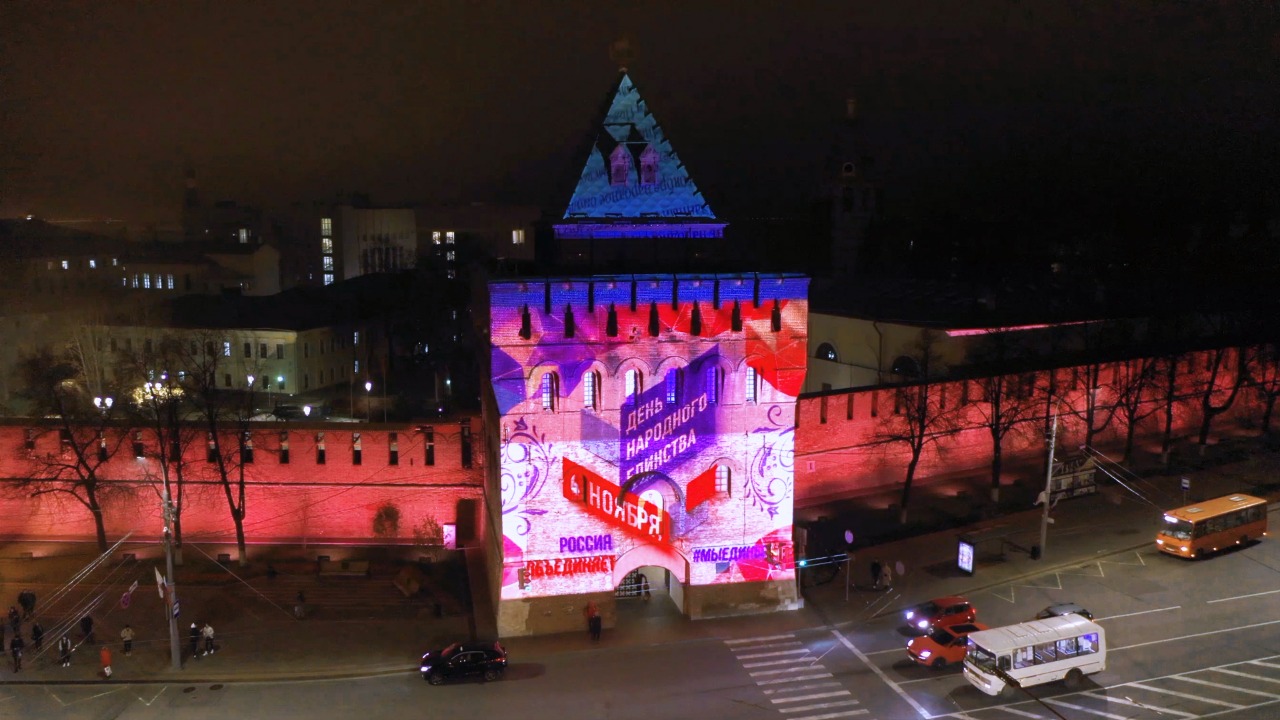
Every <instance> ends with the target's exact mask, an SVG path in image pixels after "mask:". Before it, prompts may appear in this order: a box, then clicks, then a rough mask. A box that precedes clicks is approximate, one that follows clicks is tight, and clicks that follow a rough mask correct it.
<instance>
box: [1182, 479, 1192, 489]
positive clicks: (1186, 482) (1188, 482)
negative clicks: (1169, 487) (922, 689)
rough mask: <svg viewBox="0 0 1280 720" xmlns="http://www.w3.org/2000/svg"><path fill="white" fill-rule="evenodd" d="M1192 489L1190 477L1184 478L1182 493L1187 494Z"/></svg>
mask: <svg viewBox="0 0 1280 720" xmlns="http://www.w3.org/2000/svg"><path fill="white" fill-rule="evenodd" d="M1190 489H1191V478H1189V477H1184V478H1182V492H1187V491H1188V490H1190Z"/></svg>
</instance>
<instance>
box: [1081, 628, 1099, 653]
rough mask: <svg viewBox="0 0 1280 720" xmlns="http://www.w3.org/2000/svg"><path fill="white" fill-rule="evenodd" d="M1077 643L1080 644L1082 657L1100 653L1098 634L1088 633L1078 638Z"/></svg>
mask: <svg viewBox="0 0 1280 720" xmlns="http://www.w3.org/2000/svg"><path fill="white" fill-rule="evenodd" d="M1076 642H1077V643H1078V644H1079V649H1080V654H1081V655H1084V654H1086V653H1096V652H1098V634H1097V633H1088V634H1086V635H1081V636H1080V637H1078V638H1076Z"/></svg>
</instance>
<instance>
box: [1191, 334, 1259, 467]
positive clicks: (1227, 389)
mask: <svg viewBox="0 0 1280 720" xmlns="http://www.w3.org/2000/svg"><path fill="white" fill-rule="evenodd" d="M1205 357H1206V364H1207V365H1208V367H1207V368H1206V372H1208V377H1206V378H1205V379H1204V381H1203V383H1202V384H1201V385H1200V387H1199V388H1198V395H1199V396H1200V434H1199V438H1198V441H1197V442H1198V444H1199V446H1200V455H1201V456H1203V455H1204V453H1205V448H1206V447H1207V446H1208V445H1209V432H1210V429H1211V427H1212V425H1213V420H1214V418H1216V417H1217V416H1219V415H1221V414H1222V413H1224V412H1226V411H1228V410H1230V409H1231V406H1232V405H1233V404H1235V401H1236V396H1237V395H1239V394H1240V388H1241V386H1243V385H1244V379H1245V377H1246V375H1247V372H1246V369H1245V353H1244V351H1243V349H1241V348H1229V347H1220V348H1216V349H1214V350H1209V351H1208V352H1207V353H1206V355H1205ZM1233 360H1234V362H1235V367H1234V368H1233V369H1232V368H1229V367H1228V365H1229V363H1231V362H1232V361H1233ZM1232 370H1234V372H1232Z"/></svg>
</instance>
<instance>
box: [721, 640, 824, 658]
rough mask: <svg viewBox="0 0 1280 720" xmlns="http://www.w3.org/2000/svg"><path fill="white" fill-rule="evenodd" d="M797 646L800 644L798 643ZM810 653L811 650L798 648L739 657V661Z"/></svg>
mask: <svg viewBox="0 0 1280 720" xmlns="http://www.w3.org/2000/svg"><path fill="white" fill-rule="evenodd" d="M797 644H799V643H797ZM808 652H809V648H798V649H795V650H774V651H773V652H767V653H752V654H750V655H739V656H738V659H739V660H754V659H756V658H763V657H776V656H778V655H795V654H797V653H805V654H808Z"/></svg>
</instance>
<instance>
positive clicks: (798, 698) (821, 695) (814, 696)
mask: <svg viewBox="0 0 1280 720" xmlns="http://www.w3.org/2000/svg"><path fill="white" fill-rule="evenodd" d="M850 694H851V693H850V692H849V691H848V690H838V691H836V692H825V693H814V694H812V695H797V696H796V697H789V698H774V699H773V701H774V702H775V703H789V702H800V701H801V700H821V699H822V698H829V697H840V696H841V695H850Z"/></svg>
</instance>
